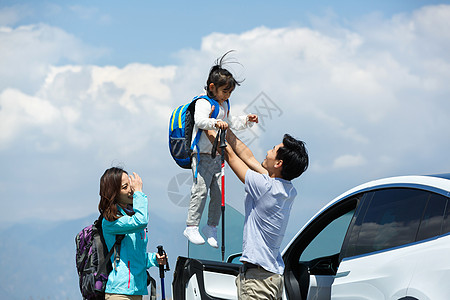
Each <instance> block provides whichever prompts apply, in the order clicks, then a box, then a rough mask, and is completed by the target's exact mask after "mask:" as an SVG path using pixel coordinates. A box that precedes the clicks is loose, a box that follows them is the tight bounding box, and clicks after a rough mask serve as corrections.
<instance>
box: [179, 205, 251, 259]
mask: <svg viewBox="0 0 450 300" xmlns="http://www.w3.org/2000/svg"><path fill="white" fill-rule="evenodd" d="M206 219H207V218H205V217H204V218H202V220H201V221H200V226H199V228H203V226H205V225H206V221H207V220H206ZM243 228H244V216H243V215H242V213H240V212H239V211H237V210H236V209H235V208H233V207H232V206H230V205H228V204H225V252H224V253H225V255H224V261H227V258H228V257H229V256H230V255H234V254H237V253H241V252H242V232H243ZM217 242H218V244H219V248H213V247H211V246H209V245H208V243H207V242H206V243H205V244H204V245H195V244H192V243H188V244H189V245H188V256H189V257H190V258H196V259H206V260H214V261H222V218H220V223H219V226H217ZM233 263H239V259H234V260H233Z"/></svg>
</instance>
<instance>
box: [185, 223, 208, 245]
mask: <svg viewBox="0 0 450 300" xmlns="http://www.w3.org/2000/svg"><path fill="white" fill-rule="evenodd" d="M183 234H184V236H185V237H187V238H188V240H189V241H190V242H191V243H193V244H196V245H202V244H204V243H205V240H204V239H203V237H202V236H201V235H200V232H198V227H197V226H187V227H186V229H185V230H184V232H183Z"/></svg>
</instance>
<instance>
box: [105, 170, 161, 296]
mask: <svg viewBox="0 0 450 300" xmlns="http://www.w3.org/2000/svg"><path fill="white" fill-rule="evenodd" d="M98 209H99V211H100V213H101V214H102V215H103V222H102V227H103V235H104V237H105V241H106V245H107V246H108V250H110V249H111V247H112V246H113V245H114V243H115V241H116V235H118V234H125V237H124V239H123V240H122V242H121V245H120V255H119V257H120V260H118V261H116V260H115V259H114V257H112V258H111V259H112V261H113V270H112V271H111V273H110V274H109V276H108V282H107V284H106V290H105V299H111V300H113V299H142V295H147V294H148V292H147V269H148V268H150V267H152V266H154V267H155V266H158V264H161V265H163V264H165V262H166V257H165V255H163V256H161V257H160V256H159V255H158V254H157V253H147V251H146V250H147V224H148V200H147V196H146V195H145V194H144V193H143V192H142V179H141V177H139V175H138V174H136V173H133V175H128V173H127V172H126V171H124V170H123V169H121V168H117V167H114V168H110V169H108V170H106V171H105V173H104V174H103V176H102V177H101V179H100V203H99V205H98ZM114 256H116V255H114Z"/></svg>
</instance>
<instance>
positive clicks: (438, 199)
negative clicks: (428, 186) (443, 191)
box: [416, 193, 447, 241]
mask: <svg viewBox="0 0 450 300" xmlns="http://www.w3.org/2000/svg"><path fill="white" fill-rule="evenodd" d="M446 206H447V198H446V197H444V196H442V195H438V194H434V193H430V197H429V199H428V203H427V206H426V208H425V212H424V214H423V217H422V221H421V222H420V227H419V232H418V233H417V238H416V240H417V241H421V240H425V239H428V238H432V237H435V236H438V235H440V234H441V229H442V223H443V220H444V213H445V208H446Z"/></svg>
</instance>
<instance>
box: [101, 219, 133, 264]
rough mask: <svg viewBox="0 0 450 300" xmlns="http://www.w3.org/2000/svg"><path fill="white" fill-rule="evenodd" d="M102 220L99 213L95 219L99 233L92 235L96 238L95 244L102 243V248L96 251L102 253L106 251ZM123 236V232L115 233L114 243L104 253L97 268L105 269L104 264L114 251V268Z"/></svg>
mask: <svg viewBox="0 0 450 300" xmlns="http://www.w3.org/2000/svg"><path fill="white" fill-rule="evenodd" d="M102 222H103V215H100V216H99V217H98V220H97V221H96V223H97V224H96V226H97V230H98V232H99V234H98V235H96V236H95V237H94V239H97V245H99V244H101V245H103V247H102V249H101V250H100V249H98V251H102V253H106V251H107V249H108V248H107V246H106V241H105V237H104V236H103V227H102ZM124 237H125V234H117V235H116V241H115V243H114V245H113V246H112V247H111V250H109V251H108V254H106V257H105V260H104V261H103V262H102V264H101V265H100V266H99V270H104V271H106V265H107V264H108V262H109V261H110V260H111V256H112V254H113V253H115V256H114V258H115V259H114V268H115V267H116V262H118V261H119V260H120V244H121V243H122V240H123V238H124ZM105 250H106V251H105ZM102 253H99V255H100V257H103V256H104V254H102Z"/></svg>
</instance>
